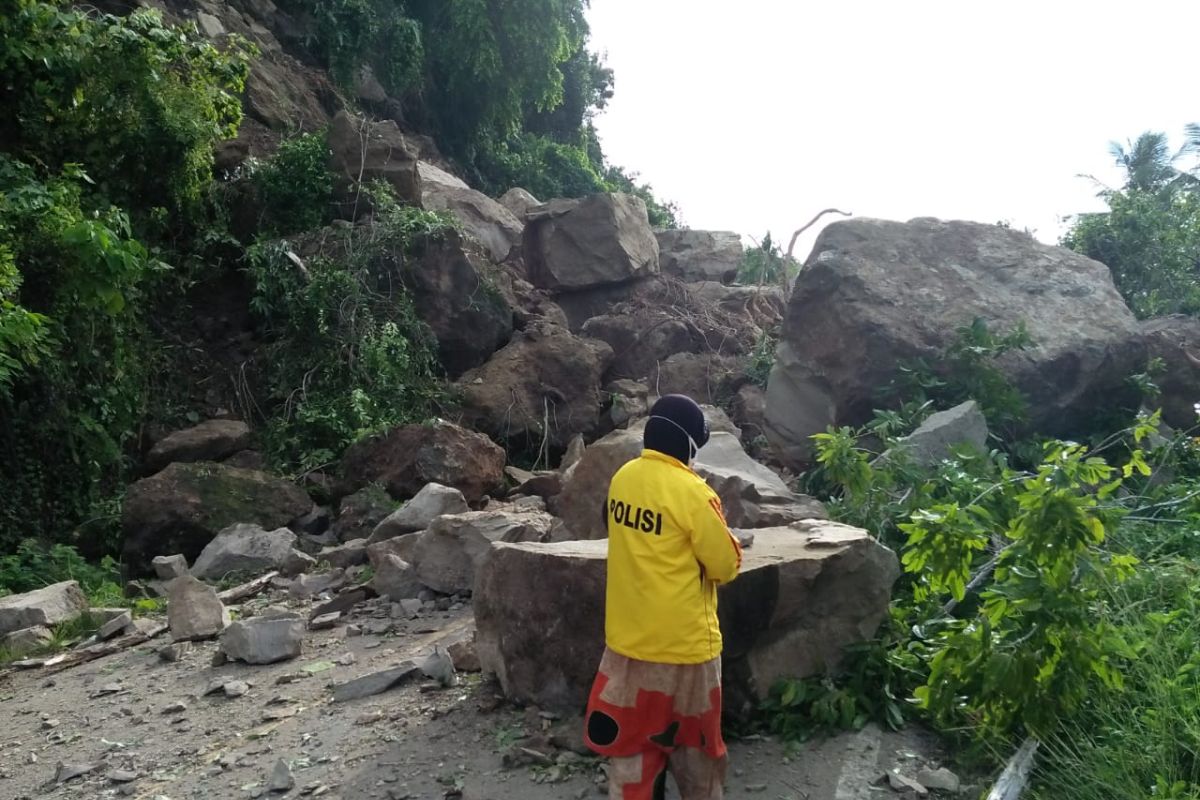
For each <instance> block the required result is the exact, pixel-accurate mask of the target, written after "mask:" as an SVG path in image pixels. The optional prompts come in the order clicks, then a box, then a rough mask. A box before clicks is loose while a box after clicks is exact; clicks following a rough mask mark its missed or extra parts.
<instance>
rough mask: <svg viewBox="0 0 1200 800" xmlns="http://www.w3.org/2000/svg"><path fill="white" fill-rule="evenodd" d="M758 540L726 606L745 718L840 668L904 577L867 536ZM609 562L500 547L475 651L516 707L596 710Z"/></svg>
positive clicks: (577, 545) (602, 548)
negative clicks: (798, 683)
mask: <svg viewBox="0 0 1200 800" xmlns="http://www.w3.org/2000/svg"><path fill="white" fill-rule="evenodd" d="M755 533H756V536H755V542H754V546H753V547H752V548H751V549H749V550H747V551H746V553H745V557H744V561H743V565H742V574H741V576H740V577H738V579H737V580H735V581H733V583H731V584H729V585H727V586H724V587H722V588H721V589H720V601H719V606H718V610H719V616H720V619H721V630H722V632H723V634H724V638H725V650H724V656H723V667H724V685H725V691H726V693H727V697H728V703H727V707H728V708H729V709H730V710H731V711H732V712H734V713H737V712H740V711H742V710H744V708H745V707H746V705H747V704H748V703H749V702H750V701H752V700H754V699H762V698H765V697H766V696H767V694H768V692H769V691H770V689H771V687H772V686H773V685H774V684H775V683H776V682H777V681H779V680H780V679H783V678H804V677H809V676H812V675H819V674H823V673H827V672H829V671H831V670H833V669H834V668H835V667H836V666H837V663H838V661H839V659H840V658H841V655H842V652H843V650H844V649H845V647H846V646H847V645H851V644H854V643H856V642H860V641H863V640H865V639H868V638H870V637H871V636H872V635H874V633H875V631H876V629H877V628H878V626H879V623H880V622H882V621H883V619H884V618H885V617H886V616H887V610H888V603H889V601H890V599H891V587H892V583H893V582H894V581H895V579H896V578H897V577H898V575H899V574H900V568H899V564H898V562H897V559H896V555H895V554H894V553H893V552H892V551H890V550H888V549H887V548H886V547H884V546H883V545H881V544H879V543H878V542H877V541H875V539H874V538H873V537H872V536H871V535H870V534H869V533H867V532H866V531H864V530H860V529H858V528H851V527H848V526H845V525H840V524H837V523H833V522H825V521H811V522H805V523H799V524H797V525H796V526H793V527H788V528H768V529H763V530H759V531H756V532H755ZM606 555H607V542H603V541H593V542H563V543H558V544H497V545H494V546H493V548H492V553H491V555H490V556H489V557H488V558H487V559H486V560H485V561H484V562H483V565H482V567H481V568H480V571H479V575H478V577H477V580H476V582H475V595H474V608H475V620H476V626H477V634H476V648H477V651H478V654H479V659H480V662H481V665H482V667H483V669H484V671H486V672H491V673H494V674H495V675H496V676H497V677H498V678H499V680H500V685H501V686H502V688H503V690H504V692H505V694H506V695H507V696H508V697H509V698H510V699H512V700H514V701H516V702H519V703H530V704H536V705H537V706H539V707H541V708H544V709H558V710H564V711H565V710H577V709H579V708H581V707H582V706H583V704H584V703H585V702H586V700H587V695H588V691H589V689H590V688H591V684H592V680H593V679H594V678H595V674H596V667H597V665H598V664H599V663H600V656H601V653H602V652H603V650H604V592H605V573H606ZM530 575H536V576H537V580H530V578H529V576H530Z"/></svg>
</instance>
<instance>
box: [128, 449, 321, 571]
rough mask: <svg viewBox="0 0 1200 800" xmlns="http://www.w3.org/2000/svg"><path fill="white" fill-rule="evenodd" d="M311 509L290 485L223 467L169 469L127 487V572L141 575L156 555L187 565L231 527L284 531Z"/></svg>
mask: <svg viewBox="0 0 1200 800" xmlns="http://www.w3.org/2000/svg"><path fill="white" fill-rule="evenodd" d="M311 510H312V500H311V499H310V498H309V496H308V495H307V494H305V493H304V492H303V491H302V490H301V489H299V488H298V487H296V486H295V485H294V484H292V483H290V482H288V481H285V480H281V479H279V478H275V477H272V476H270V475H267V474H266V473H263V472H258V471H256V470H248V469H238V468H236V467H230V466H226V465H224V464H213V463H209V462H197V463H194V464H182V463H176V464H171V465H170V466H168V467H167V468H166V469H164V470H162V471H161V472H159V473H158V474H156V475H153V476H151V477H149V478H143V479H142V480H140V481H137V482H136V483H134V484H132V485H130V487H129V488H128V489H127V490H126V492H125V502H124V504H123V505H122V508H121V527H122V529H123V530H124V533H125V549H124V551H123V561H124V563H125V566H126V568H127V569H130V570H132V571H134V572H135V573H137V572H145V571H147V570H149V569H150V563H151V561H152V560H153V559H154V557H155V556H166V555H175V554H182V555H183V556H184V557H185V558H186V559H187V560H188V561H189V562H193V563H194V561H195V559H196V557H197V556H199V555H200V552H201V551H202V550H203V549H204V547H205V545H207V544H208V543H209V542H211V541H212V540H213V538H214V537H216V535H217V534H218V533H219V532H220V531H222V530H224V529H225V528H228V527H229V526H230V525H234V524H237V523H239V522H244V523H248V524H254V525H259V526H261V527H263V528H266V529H268V530H274V529H276V528H283V527H287V526H288V524H289V523H290V522H292V521H293V520H295V519H298V518H299V517H302V516H304V515H305V514H307V513H308V512H309V511H311Z"/></svg>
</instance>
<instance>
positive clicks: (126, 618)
mask: <svg viewBox="0 0 1200 800" xmlns="http://www.w3.org/2000/svg"><path fill="white" fill-rule="evenodd" d="M103 610H105V611H115V612H116V613H114V614H108V615H107V619H105V621H104V622H103V623H102V624H101V625H100V628H99V629H98V630H97V631H96V638H97V639H99V640H100V641H102V642H106V641H108V640H109V639H111V638H113V637H114V636H116V635H118V634H120V633H124V632H125V630H126V629H127V628H128V627H129V626H130V625H132V624H133V612H131V611H130V610H129V609H128V608H118V609H103ZM95 613H96V609H93V610H92V614H93V615H94V614H95Z"/></svg>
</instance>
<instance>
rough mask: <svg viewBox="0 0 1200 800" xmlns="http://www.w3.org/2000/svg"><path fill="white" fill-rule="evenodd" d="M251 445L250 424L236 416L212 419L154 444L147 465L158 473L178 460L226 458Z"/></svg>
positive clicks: (217, 459)
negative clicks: (233, 417) (234, 417)
mask: <svg viewBox="0 0 1200 800" xmlns="http://www.w3.org/2000/svg"><path fill="white" fill-rule="evenodd" d="M249 444H250V426H249V425H247V424H246V423H244V422H242V421H241V420H236V419H210V420H207V421H205V422H201V423H200V424H199V425H195V426H193V427H191V428H185V429H184V430H181V431H175V432H174V433H172V434H169V435H167V436H164V437H163V438H162V439H159V440H158V441H157V442H155V443H154V446H153V447H152V448H150V452H149V453H148V454H147V455H146V466H147V467H148V468H149V469H150V470H151V471H154V472H157V471H158V470H160V469H162V468H163V467H165V466H167V465H168V464H173V463H174V462H176V461H224V460H225V459H226V458H229V457H230V456H232V455H233V454H234V453H237V452H238V451H240V450H245V449H246V448H247V447H248V446H249Z"/></svg>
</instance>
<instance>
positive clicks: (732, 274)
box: [655, 230, 742, 283]
mask: <svg viewBox="0 0 1200 800" xmlns="http://www.w3.org/2000/svg"><path fill="white" fill-rule="evenodd" d="M655 237H656V238H657V239H658V263H659V265H660V266H661V268H662V271H663V274H665V275H673V276H675V277H677V278H680V279H682V280H685V281H716V282H717V283H733V281H734V279H736V278H737V272H738V267H740V266H741V264H742V237H741V236H739V235H738V234H736V233H733V232H731V231H694V230H669V231H658V232H657V233H656V234H655Z"/></svg>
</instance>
